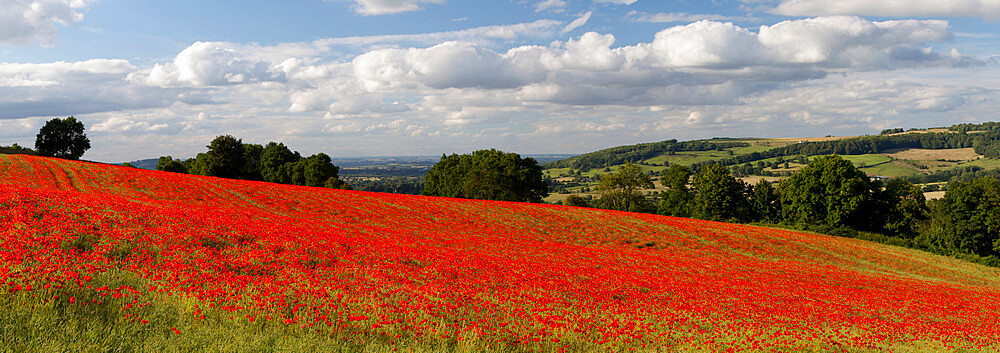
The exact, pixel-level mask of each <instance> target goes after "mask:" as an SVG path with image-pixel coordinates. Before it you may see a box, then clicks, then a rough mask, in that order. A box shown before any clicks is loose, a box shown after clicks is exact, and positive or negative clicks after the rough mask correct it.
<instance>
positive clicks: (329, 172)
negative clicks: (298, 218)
mask: <svg viewBox="0 0 1000 353" xmlns="http://www.w3.org/2000/svg"><path fill="white" fill-rule="evenodd" d="M206 147H207V148H208V151H206V152H203V153H199V154H198V155H197V156H196V157H195V158H190V159H186V160H180V159H175V158H173V157H171V156H162V157H160V158H159V160H158V162H157V163H156V170H162V171H167V172H174V173H186V174H196V175H205V176H214V177H220V178H229V179H244V180H257V181H266V182H271V183H279V184H291V185H303V186H315V187H328V188H335V189H350V185H348V184H347V183H345V182H344V181H342V180H340V178H339V171H340V168H338V167H337V166H335V165H333V162H332V160H331V159H330V156H328V155H326V154H325V153H317V154H314V155H311V156H309V157H303V156H302V155H301V154H299V152H298V151H294V152H293V151H292V150H290V149H288V147H286V146H285V144H283V143H278V142H268V143H267V144H266V145H259V144H252V143H243V140H242V139H237V138H235V137H233V136H231V135H222V136H219V137H216V138H215V139H213V140H212V142H211V143H209V145H208V146H206Z"/></svg>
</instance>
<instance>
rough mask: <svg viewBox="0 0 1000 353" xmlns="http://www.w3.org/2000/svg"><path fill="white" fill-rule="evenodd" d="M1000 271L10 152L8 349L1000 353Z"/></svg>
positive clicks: (838, 242) (735, 230)
mask: <svg viewBox="0 0 1000 353" xmlns="http://www.w3.org/2000/svg"><path fill="white" fill-rule="evenodd" d="M998 275H1000V269H996V268H988V267H984V266H980V265H975V264H970V263H966V262H962V261H959V260H955V259H951V258H947V257H941V256H936V255H931V254H928V253H923V252H920V251H915V250H909V249H903V248H897V247H891V246H885V245H880V244H875V243H869V242H864V241H860V240H855V239H847V238H837V237H831V236H826V235H820V234H811V233H800V232H791V231H786V230H779V229H770V228H761V227H753V226H746V225H733V224H726V223H717V222H708V221H699V220H691V219H682V218H671V217H662V216H655V215H646V214H634V213H624V212H615V211H606V210H595V209H587V208H575V207H564V206H554V205H537V204H525V203H509V202H490V201H476V200H461V199H447V198H434V197H421V196H409V195H394V194H381V193H366V192H357V191H342V190H332V189H321V188H310V187H298V186H288V185H277V184H268V183H261V182H250V181H238V180H226V179H217V178H210V177H200V176H190V175H182V174H174V173H166V172H156V171H147V170H139V169H134V168H124V167H118V166H111V165H102V164H93V163H84V162H74V161H65V160H57V159H48V158H42V157H33V156H14V155H0V287H2V288H3V289H4V290H3V291H2V292H0V322H2V323H3V324H2V325H0V341H2V342H4V349H6V350H11V351H42V350H45V351H70V350H88V349H89V350H94V349H97V348H95V347H99V349H100V350H102V351H103V350H107V351H157V352H160V351H205V350H211V351H376V352H377V351H395V350H416V351H469V352H473V351H504V352H509V351H532V350H535V351H595V350H602V351H632V350H639V351H657V350H667V351H676V350H681V351H724V350H727V349H731V350H736V351H744V350H753V351H757V350H762V351H766V350H772V349H775V350H778V351H816V350H819V351H940V350H948V349H961V350H965V351H996V350H998V349H1000V343H998V342H1000V303H998V302H997V301H996V298H997V296H998V295H1000V276H998Z"/></svg>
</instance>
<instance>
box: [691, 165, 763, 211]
mask: <svg viewBox="0 0 1000 353" xmlns="http://www.w3.org/2000/svg"><path fill="white" fill-rule="evenodd" d="M691 184H692V186H693V187H694V197H693V198H692V202H691V206H692V207H691V211H692V212H691V213H692V216H694V217H695V218H700V219H707V220H712V221H747V220H749V219H750V205H749V203H748V202H747V197H746V195H745V193H746V191H747V189H748V187H747V185H746V183H744V182H743V181H741V180H738V179H736V178H734V177H733V176H732V175H730V174H729V169H727V168H726V167H723V166H721V165H719V164H709V165H706V166H704V167H702V168H701V170H700V171H698V173H697V174H695V175H694V178H693V179H692V182H691Z"/></svg>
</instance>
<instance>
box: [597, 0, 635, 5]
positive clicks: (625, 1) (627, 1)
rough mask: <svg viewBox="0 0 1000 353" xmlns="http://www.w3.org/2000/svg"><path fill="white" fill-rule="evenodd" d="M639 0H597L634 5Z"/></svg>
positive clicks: (601, 2)
mask: <svg viewBox="0 0 1000 353" xmlns="http://www.w3.org/2000/svg"><path fill="white" fill-rule="evenodd" d="M636 1H639V0H595V1H594V2H596V3H598V4H614V5H632V4H634V3H635V2H636Z"/></svg>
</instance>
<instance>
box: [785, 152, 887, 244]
mask: <svg viewBox="0 0 1000 353" xmlns="http://www.w3.org/2000/svg"><path fill="white" fill-rule="evenodd" d="M875 187H876V185H874V184H872V182H871V181H870V180H869V178H868V176H867V175H865V173H863V172H861V171H859V170H858V169H857V168H855V167H854V164H852V163H851V162H850V161H847V160H845V159H843V158H840V157H838V156H824V157H819V158H816V159H815V160H813V162H812V163H810V164H809V165H808V166H806V167H805V168H802V170H801V171H799V172H798V173H795V174H793V175H792V176H791V177H789V178H788V179H785V180H784V181H782V182H781V184H780V188H781V210H782V214H783V218H784V219H785V221H787V222H791V223H794V224H824V225H842V226H847V227H851V228H854V229H859V230H867V229H871V228H872V226H873V225H872V224H871V223H870V221H871V217H869V216H870V215H871V212H870V211H871V210H872V208H871V207H872V206H873V205H874V203H873V199H872V195H873V192H874V191H875Z"/></svg>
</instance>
